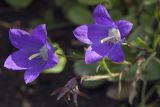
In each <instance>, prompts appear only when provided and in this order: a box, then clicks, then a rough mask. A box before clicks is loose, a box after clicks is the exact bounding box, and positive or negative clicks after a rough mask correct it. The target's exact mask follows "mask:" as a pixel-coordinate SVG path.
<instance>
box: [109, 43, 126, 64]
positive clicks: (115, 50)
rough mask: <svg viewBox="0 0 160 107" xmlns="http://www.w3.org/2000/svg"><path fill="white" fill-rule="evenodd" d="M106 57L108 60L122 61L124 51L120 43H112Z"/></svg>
mask: <svg viewBox="0 0 160 107" xmlns="http://www.w3.org/2000/svg"><path fill="white" fill-rule="evenodd" d="M108 58H109V60H111V61H114V62H118V63H120V62H123V61H124V53H123V50H122V46H121V43H117V44H114V46H113V47H112V48H111V49H110V52H109V54H108Z"/></svg>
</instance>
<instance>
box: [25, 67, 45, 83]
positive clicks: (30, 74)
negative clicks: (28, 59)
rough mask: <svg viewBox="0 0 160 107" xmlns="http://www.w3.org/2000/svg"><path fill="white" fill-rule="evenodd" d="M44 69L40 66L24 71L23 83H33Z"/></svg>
mask: <svg viewBox="0 0 160 107" xmlns="http://www.w3.org/2000/svg"><path fill="white" fill-rule="evenodd" d="M44 67H45V64H41V65H39V66H34V67H32V68H30V69H28V70H26V71H25V73H24V80H25V83H26V84H28V83H31V82H32V81H34V80H35V79H36V78H37V77H38V76H39V74H40V73H41V71H43V70H44Z"/></svg>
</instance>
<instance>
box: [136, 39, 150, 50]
mask: <svg viewBox="0 0 160 107" xmlns="http://www.w3.org/2000/svg"><path fill="white" fill-rule="evenodd" d="M135 42H136V44H137V45H139V46H142V47H145V48H148V46H147V43H146V41H144V40H143V39H141V38H140V37H137V39H136V40H135Z"/></svg>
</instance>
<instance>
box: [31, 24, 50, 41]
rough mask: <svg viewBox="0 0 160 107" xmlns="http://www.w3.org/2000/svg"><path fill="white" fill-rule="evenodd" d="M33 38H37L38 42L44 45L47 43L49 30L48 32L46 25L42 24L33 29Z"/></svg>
mask: <svg viewBox="0 0 160 107" xmlns="http://www.w3.org/2000/svg"><path fill="white" fill-rule="evenodd" d="M33 36H34V37H35V38H37V39H38V40H40V41H41V42H43V43H46V42H47V30H46V25H45V24H41V25H38V26H36V27H35V28H34V29H33Z"/></svg>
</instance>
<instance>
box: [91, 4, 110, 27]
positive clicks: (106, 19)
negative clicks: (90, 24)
mask: <svg viewBox="0 0 160 107" xmlns="http://www.w3.org/2000/svg"><path fill="white" fill-rule="evenodd" d="M93 18H94V21H95V23H97V24H102V25H108V24H109V25H110V24H113V23H112V18H111V16H110V15H109V13H108V11H107V10H106V8H105V7H104V6H102V5H101V4H99V5H98V6H97V7H96V8H95V10H94V12H93Z"/></svg>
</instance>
